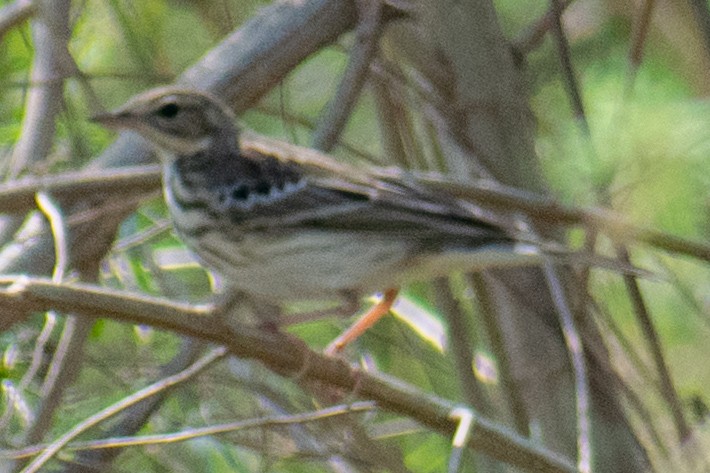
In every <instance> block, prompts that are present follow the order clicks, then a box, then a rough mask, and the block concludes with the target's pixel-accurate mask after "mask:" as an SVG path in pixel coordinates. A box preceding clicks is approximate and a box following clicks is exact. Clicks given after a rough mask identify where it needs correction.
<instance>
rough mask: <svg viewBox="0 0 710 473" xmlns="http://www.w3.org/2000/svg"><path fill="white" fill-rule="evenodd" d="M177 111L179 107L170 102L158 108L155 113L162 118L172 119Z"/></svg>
mask: <svg viewBox="0 0 710 473" xmlns="http://www.w3.org/2000/svg"><path fill="white" fill-rule="evenodd" d="M179 111H180V107H178V106H177V104H176V103H174V102H170V103H167V104H165V105H163V106H162V107H160V108H159V109H158V111H157V112H156V113H157V114H158V115H159V116H161V117H163V118H173V117H175V115H177V114H178V112H179Z"/></svg>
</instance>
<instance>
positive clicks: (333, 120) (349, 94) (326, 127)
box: [313, 0, 383, 151]
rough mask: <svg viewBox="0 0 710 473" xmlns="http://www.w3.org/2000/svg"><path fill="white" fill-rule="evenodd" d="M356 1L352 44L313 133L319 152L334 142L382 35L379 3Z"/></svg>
mask: <svg viewBox="0 0 710 473" xmlns="http://www.w3.org/2000/svg"><path fill="white" fill-rule="evenodd" d="M356 3H358V7H359V8H358V12H359V14H360V16H359V18H360V19H359V22H358V27H357V30H356V33H355V46H354V49H353V51H352V53H351V55H350V61H349V62H348V66H347V68H346V69H345V74H344V75H343V79H342V81H341V82H340V85H339V87H338V90H337V92H336V93H335V96H333V98H332V99H331V101H330V104H329V105H328V109H327V110H326V112H325V113H324V114H323V116H322V117H321V119H320V121H319V123H318V127H317V128H316V131H315V133H314V134H313V147H314V148H316V149H319V150H322V151H330V150H331V149H333V147H334V146H335V144H336V142H337V141H338V137H339V136H340V134H341V133H342V131H343V128H344V127H345V124H346V123H347V120H348V118H349V117H350V114H351V113H352V109H353V107H354V106H355V103H356V101H357V99H358V97H359V96H360V92H361V91H362V87H363V85H364V84H365V79H366V78H367V74H368V71H369V70H370V63H372V58H373V57H374V56H375V53H376V51H377V46H378V44H379V41H380V36H381V34H382V26H383V21H382V2H381V1H379V0H373V1H369V0H360V1H359V2H356Z"/></svg>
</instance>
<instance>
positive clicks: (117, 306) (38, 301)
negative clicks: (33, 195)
mask: <svg viewBox="0 0 710 473" xmlns="http://www.w3.org/2000/svg"><path fill="white" fill-rule="evenodd" d="M0 284H2V285H5V286H6V288H5V289H4V290H2V291H0V308H1V309H2V310H3V311H6V312H10V313H13V314H15V317H18V314H27V313H30V312H33V311H38V310H47V309H49V308H54V309H56V310H59V311H69V310H71V311H72V312H73V313H75V314H77V315H81V316H84V317H90V318H102V317H110V318H111V319H114V320H118V321H123V322H128V323H134V324H146V325H151V326H153V327H156V328H160V329H164V330H169V331H171V332H175V333H179V334H182V335H187V336H191V337H195V338H200V339H202V340H204V341H207V342H211V343H215V344H218V345H221V346H223V347H225V348H226V349H227V350H228V351H229V352H230V353H231V354H233V355H235V356H237V357H240V358H249V359H256V360H259V361H260V362H262V363H263V364H264V365H265V366H266V367H268V368H269V369H271V370H272V371H274V372H276V373H278V374H281V375H285V376H291V377H293V376H297V377H298V379H300V380H302V381H303V382H311V383H312V382H321V383H325V384H327V385H329V386H332V387H334V388H336V389H339V390H342V391H343V392H357V393H358V395H359V396H360V397H362V398H365V399H370V400H373V401H376V402H377V404H378V406H379V407H381V408H383V409H386V410H389V411H391V412H394V413H397V414H400V415H404V416H408V417H411V418H413V419H415V420H417V421H418V422H419V423H421V424H422V425H424V426H427V427H429V428H431V429H433V430H436V431H437V432H439V433H441V434H443V435H446V436H452V435H453V433H454V430H455V429H456V423H455V422H454V421H453V420H452V419H451V418H450V413H451V411H452V410H453V409H454V408H455V407H456V406H455V405H453V404H452V403H451V402H450V401H448V400H445V399H442V398H439V397H436V396H433V395H431V394H428V393H424V392H422V391H421V390H419V389H417V388H416V387H414V386H411V385H408V384H406V383H404V382H402V381H400V380H397V379H394V378H390V377H388V376H386V375H384V374H381V373H368V372H365V371H363V370H361V369H358V368H353V367H351V366H350V365H348V364H347V363H346V362H345V361H343V360H340V359H335V358H330V357H327V356H325V355H322V354H320V353H317V352H314V351H312V350H310V349H309V348H308V347H306V346H305V344H304V343H303V342H301V341H300V340H298V339H296V338H294V337H291V336H289V335H285V334H281V333H272V332H266V331H264V330H260V329H257V328H252V327H246V326H240V327H239V329H238V330H233V329H231V328H228V327H225V326H224V325H223V324H222V323H220V322H219V321H218V318H217V317H207V316H208V315H210V314H212V311H211V310H210V308H209V307H194V306H189V305H186V304H176V303H173V302H168V301H165V300H162V299H158V298H154V297H143V296H136V295H132V294H126V293H122V292H120V291H115V290H111V289H105V288H101V287H97V286H91V285H86V284H63V285H59V284H54V283H52V282H50V281H48V280H46V279H30V278H27V277H13V276H4V277H1V278H0ZM468 447H469V448H473V449H475V450H479V451H481V452H484V453H486V454H487V455H489V456H491V457H493V458H496V459H498V460H501V461H503V462H506V463H509V464H512V465H516V466H519V467H521V468H524V469H526V470H528V471H534V472H550V473H572V472H575V471H576V470H575V468H574V466H573V465H571V464H570V463H569V462H568V461H567V460H565V459H563V458H561V457H560V456H559V455H557V454H556V453H554V452H551V451H549V450H547V449H544V448H541V447H539V446H537V445H535V444H533V443H531V442H530V441H528V440H526V439H524V438H522V437H520V436H519V435H517V434H515V433H513V432H511V431H509V430H508V429H506V428H503V427H500V426H499V425H498V424H495V423H494V422H492V421H490V420H488V419H486V418H484V417H478V416H477V417H476V424H475V428H474V429H473V432H472V434H471V439H470V441H469V443H468Z"/></svg>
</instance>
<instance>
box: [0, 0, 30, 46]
mask: <svg viewBox="0 0 710 473" xmlns="http://www.w3.org/2000/svg"><path fill="white" fill-rule="evenodd" d="M36 3H37V2H35V1H33V0H16V1H15V2H13V3H10V4H8V5H5V6H4V7H2V8H0V41H2V38H3V36H5V33H7V32H8V30H10V29H11V28H13V27H14V26H15V25H18V24H20V23H22V22H23V21H25V20H26V19H28V18H29V17H31V16H32V15H33V14H34V13H35V11H37V5H36Z"/></svg>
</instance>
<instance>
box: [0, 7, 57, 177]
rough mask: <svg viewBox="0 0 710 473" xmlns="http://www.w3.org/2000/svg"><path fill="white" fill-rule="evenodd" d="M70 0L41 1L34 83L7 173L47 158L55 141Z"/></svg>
mask: <svg viewBox="0 0 710 473" xmlns="http://www.w3.org/2000/svg"><path fill="white" fill-rule="evenodd" d="M69 3H70V2H69V0H50V1H43V2H38V9H37V13H36V15H35V17H34V21H33V22H32V36H33V40H34V41H33V42H34V46H35V50H34V62H33V65H32V83H33V84H35V85H34V86H33V87H32V88H31V89H30V91H29V94H28V98H27V106H26V109H25V115H24V119H23V122H22V134H21V135H20V140H19V141H18V143H17V144H16V145H15V149H14V150H13V153H12V157H11V159H10V167H9V169H8V171H7V174H8V176H9V177H10V178H14V177H17V176H18V175H19V174H20V173H21V172H22V171H23V170H25V169H27V168H28V167H29V166H31V165H32V164H34V163H37V162H39V161H42V160H44V159H45V158H46V157H47V155H48V154H49V150H50V148H51V146H52V143H53V141H54V130H55V120H56V117H57V115H58V113H59V111H60V107H61V104H62V91H63V88H64V78H65V77H66V75H67V58H68V57H69V52H68V50H67V43H68V41H69V10H70V8H69Z"/></svg>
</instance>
